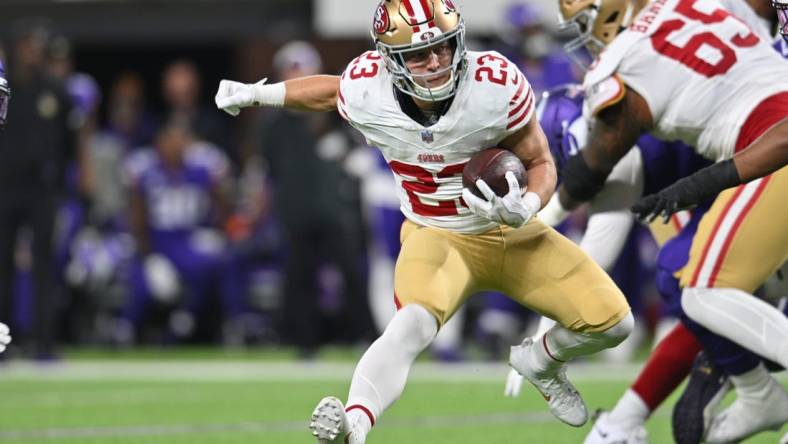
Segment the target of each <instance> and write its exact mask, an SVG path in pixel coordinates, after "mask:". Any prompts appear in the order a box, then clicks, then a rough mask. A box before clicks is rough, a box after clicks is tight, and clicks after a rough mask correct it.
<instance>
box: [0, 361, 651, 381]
mask: <svg viewBox="0 0 788 444" xmlns="http://www.w3.org/2000/svg"><path fill="white" fill-rule="evenodd" d="M354 368H355V363H350V362H347V363H314V362H307V363H304V362H251V363H250V362H248V361H240V362H233V361H218V362H217V361H187V362H183V361H180V362H166V361H165V362H161V361H157V362H139V361H74V362H63V363H58V364H54V365H51V364H50V365H46V366H41V365H37V364H35V363H30V362H19V361H17V362H12V363H9V364H7V365H5V366H0V384H2V383H4V382H13V381H30V380H33V381H85V380H90V381H118V380H121V381H122V380H133V381H181V382H190V381H217V382H232V381H315V380H321V381H346V380H349V379H350V377H351V376H352V375H353V370H354ZM638 369H639V365H637V364H634V365H609V364H596V363H576V364H572V365H571V366H570V369H569V374H570V375H571V377H572V379H573V380H577V381H620V380H621V379H625V378H628V377H634V376H635V375H636V374H637V371H638ZM508 371H509V367H508V366H507V365H506V364H504V363H503V362H501V363H497V362H492V363H490V362H466V363H459V364H440V363H416V364H415V365H414V367H413V371H412V372H411V377H410V378H409V380H411V381H414V382H490V381H504V380H505V378H506V374H507V373H508ZM502 383H503V382H502Z"/></svg>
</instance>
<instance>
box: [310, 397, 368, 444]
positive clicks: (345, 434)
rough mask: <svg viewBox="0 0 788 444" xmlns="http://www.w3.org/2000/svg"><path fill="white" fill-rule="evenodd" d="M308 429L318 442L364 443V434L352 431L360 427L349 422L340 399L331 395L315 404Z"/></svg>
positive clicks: (327, 443)
mask: <svg viewBox="0 0 788 444" xmlns="http://www.w3.org/2000/svg"><path fill="white" fill-rule="evenodd" d="M309 430H310V431H311V432H312V435H314V436H315V437H317V443H318V444H329V443H344V444H364V441H365V436H366V435H365V434H363V433H353V431H354V430H355V431H357V432H358V431H359V430H360V429H359V428H358V427H355V428H354V425H353V424H350V422H349V421H348V419H347V415H346V414H345V406H344V405H342V401H340V400H339V399H337V398H335V397H333V396H327V397H325V398H323V399H321V400H320V402H319V403H318V404H317V407H315V411H314V412H312V419H311V421H310V422H309Z"/></svg>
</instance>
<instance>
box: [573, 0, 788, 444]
mask: <svg viewBox="0 0 788 444" xmlns="http://www.w3.org/2000/svg"><path fill="white" fill-rule="evenodd" d="M640 6H642V5H640ZM560 9H561V14H562V17H563V19H564V21H565V24H566V25H568V26H570V27H573V28H574V29H575V30H576V31H578V33H579V37H578V38H577V39H575V40H574V41H573V42H572V43H571V44H570V46H571V47H573V48H577V47H580V46H586V47H587V48H589V49H590V50H591V51H592V53H595V54H596V55H597V56H598V57H599V58H598V60H596V63H595V65H594V66H593V68H592V69H591V71H589V72H588V74H587V75H586V78H585V81H584V89H585V91H586V108H585V114H586V116H587V117H588V118H589V119H593V121H594V123H593V130H592V131H591V134H590V136H589V141H588V145H587V147H586V149H584V150H583V152H582V155H580V156H576V157H575V158H574V160H573V161H570V162H569V164H568V166H567V168H566V170H565V172H564V177H565V178H566V179H565V181H564V183H563V184H562V189H561V190H560V196H561V200H562V202H563V203H564V204H565V206H566V207H568V208H572V207H573V206H574V205H575V204H576V203H577V202H578V201H584V200H588V199H590V198H591V197H593V196H594V195H595V193H596V192H598V190H599V189H600V188H601V186H602V184H603V183H604V179H605V177H606V176H607V175H608V173H609V172H610V171H611V169H612V167H613V166H614V165H615V164H616V162H617V161H618V159H620V158H621V157H622V155H623V154H624V153H626V151H627V150H628V149H629V148H630V147H631V146H632V144H633V143H634V141H635V140H636V138H637V137H638V136H639V135H640V134H641V133H642V132H644V131H648V132H650V133H652V134H654V135H656V136H658V137H659V138H662V139H664V140H676V139H679V140H681V141H683V142H685V143H687V144H689V145H691V146H694V147H696V150H697V151H698V153H700V154H702V155H704V156H705V157H707V158H709V159H711V160H715V161H717V163H716V164H715V165H713V166H711V167H708V168H705V169H703V170H700V171H699V172H698V173H695V174H693V175H691V176H689V177H687V178H684V179H682V180H680V181H678V182H676V184H674V185H671V186H670V187H667V188H666V189H664V190H662V191H661V192H659V193H658V194H656V195H653V196H649V197H647V198H645V199H644V200H643V201H641V202H640V203H639V204H638V205H636V206H635V207H634V209H635V211H636V212H637V213H639V214H640V215H641V216H644V217H648V216H653V215H655V214H663V215H669V214H671V213H673V212H674V211H676V210H677V209H680V208H683V207H687V206H691V205H694V204H697V203H699V202H701V201H703V200H706V199H708V198H713V197H714V196H715V194H716V193H717V192H719V191H720V190H722V189H726V188H730V187H736V186H737V185H739V184H741V183H746V184H745V185H741V186H738V187H736V188H734V189H730V190H727V191H725V192H723V193H721V194H720V195H719V196H718V197H716V199H715V200H714V203H713V205H712V207H711V209H710V210H709V211H708V212H707V213H706V214H705V215H704V217H703V218H702V219H701V222H700V225H699V228H698V231H697V233H696V235H695V237H694V238H693V244H692V248H691V251H690V259H689V262H688V264H687V265H686V267H685V268H684V269H683V270H682V272H681V284H682V287H683V288H684V290H683V294H682V306H683V308H684V311H685V312H686V314H687V315H688V316H689V317H690V318H692V319H693V320H694V321H696V322H698V323H699V324H701V325H703V326H704V327H706V328H708V329H709V330H711V331H713V332H714V333H717V334H719V335H721V336H724V337H727V338H728V339H730V340H732V341H734V342H737V343H738V344H740V345H742V346H744V347H746V348H749V349H750V350H752V351H754V352H756V353H757V354H759V355H761V356H764V357H767V358H769V359H772V360H774V361H777V362H779V363H781V364H783V365H786V364H788V320H786V318H785V317H784V316H782V314H781V313H780V312H779V311H778V310H776V309H775V308H774V307H771V306H769V305H768V304H766V303H764V302H762V301H759V300H758V299H756V298H755V297H753V296H752V294H751V293H752V292H753V291H754V290H755V288H757V287H758V286H759V285H761V284H762V283H763V282H764V281H765V280H766V278H767V277H768V276H770V275H771V274H772V273H774V272H775V271H776V270H777V268H779V267H780V266H781V265H782V263H783V262H784V261H785V260H786V258H788V230H785V227H784V222H783V221H784V220H786V218H788V207H786V206H785V203H784V192H785V189H786V187H788V169H786V168H784V167H782V168H781V166H782V165H783V164H784V163H783V160H782V156H784V155H785V153H788V64H786V63H785V62H784V60H782V58H781V57H780V56H779V55H778V54H777V53H776V52H774V51H773V49H772V48H771V46H770V43H771V42H770V41H768V40H764V39H763V38H761V37H759V35H758V34H757V33H756V32H753V30H752V29H751V28H750V27H749V26H747V25H746V24H745V23H744V22H743V21H742V20H741V19H740V18H738V17H736V16H733V15H732V14H730V12H728V11H727V10H725V9H724V8H723V7H722V5H721V4H720V3H718V2H717V1H715V0H656V1H654V2H652V3H651V4H649V5H648V6H645V7H643V8H642V9H639V8H638V6H636V5H634V4H633V3H630V2H629V1H626V0H603V1H601V2H594V1H591V0H563V1H561V3H560ZM602 49H604V52H602ZM770 172H774V174H771V175H768V176H766V177H763V178H762V179H757V180H753V179H755V178H758V177H761V176H763V175H764V174H768V173H770ZM748 181H751V182H749V183H747V182H748ZM731 325H735V326H736V327H735V328H731ZM731 380H732V382H733V384H734V386H735V387H736V389H737V393H738V395H739V396H738V398H737V400H736V401H735V402H734V404H733V405H732V406H731V407H730V408H728V409H727V410H726V411H724V412H722V413H721V414H720V415H718V416H717V417H716V418H714V420H713V421H712V425H711V428H710V430H709V433H708V436H707V440H708V441H709V442H728V441H735V440H740V439H743V438H746V437H747V436H750V435H752V434H754V433H757V432H758V431H760V430H763V429H766V428H773V427H779V426H780V425H781V424H782V423H783V422H784V421H785V420H786V419H788V395H786V393H785V392H784V390H782V388H781V387H780V385H779V384H778V383H777V382H776V381H774V379H773V378H771V377H770V376H769V374H768V373H767V372H766V370H765V369H764V368H763V366H759V367H758V368H756V369H755V370H753V371H751V372H748V373H745V374H743V375H738V376H732V377H731Z"/></svg>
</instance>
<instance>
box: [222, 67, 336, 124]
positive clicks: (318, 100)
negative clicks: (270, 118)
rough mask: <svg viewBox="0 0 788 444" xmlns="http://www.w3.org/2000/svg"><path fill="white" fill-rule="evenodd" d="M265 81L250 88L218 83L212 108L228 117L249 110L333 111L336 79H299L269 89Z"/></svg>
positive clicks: (316, 77) (331, 77) (333, 77)
mask: <svg viewBox="0 0 788 444" xmlns="http://www.w3.org/2000/svg"><path fill="white" fill-rule="evenodd" d="M267 80H268V79H263V80H260V81H259V82H257V83H254V84H248V83H240V82H235V81H232V80H222V81H221V82H219V90H218V91H217V92H216V98H215V101H216V107H217V108H219V109H221V110H223V111H225V112H227V113H228V114H230V115H232V116H237V115H238V113H239V112H240V111H241V109H242V108H247V107H250V106H268V107H274V108H281V107H285V108H287V109H291V110H296V111H315V112H320V111H332V110H335V109H336V105H337V96H338V92H339V76H328V75H316V76H307V77H299V78H296V79H291V80H287V81H285V82H280V83H274V84H273V85H267V84H266V81H267Z"/></svg>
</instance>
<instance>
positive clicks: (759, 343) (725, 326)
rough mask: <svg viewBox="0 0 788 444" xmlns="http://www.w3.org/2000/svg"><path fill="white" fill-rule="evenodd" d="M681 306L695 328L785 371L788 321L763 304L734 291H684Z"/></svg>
mask: <svg viewBox="0 0 788 444" xmlns="http://www.w3.org/2000/svg"><path fill="white" fill-rule="evenodd" d="M681 306H682V308H684V312H685V313H686V314H687V316H689V317H690V318H691V319H692V320H694V321H695V322H697V323H698V324H700V325H702V326H704V327H706V328H708V329H709V330H711V331H713V332H714V333H716V334H718V335H720V336H724V337H726V338H728V339H730V340H731V341H733V342H735V343H737V344H739V345H741V346H742V347H744V348H747V349H749V350H750V351H752V352H754V353H757V354H759V355H761V356H763V357H764V358H767V359H770V360H772V361H774V362H777V363H779V364H781V365H782V366H783V367H788V318H786V317H785V315H784V314H783V313H782V312H780V311H779V310H777V309H776V308H774V307H772V306H771V305H769V304H767V303H766V302H764V301H762V300H760V299H758V298H756V297H755V296H753V295H751V294H749V293H746V292H744V291H741V290H738V289H735V288H685V289H684V291H683V292H682V293H681Z"/></svg>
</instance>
